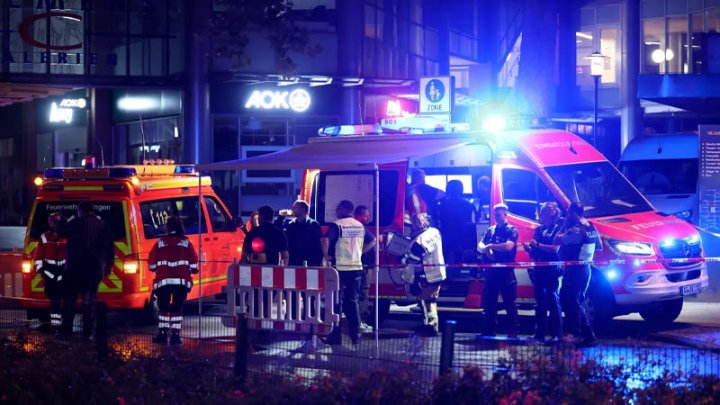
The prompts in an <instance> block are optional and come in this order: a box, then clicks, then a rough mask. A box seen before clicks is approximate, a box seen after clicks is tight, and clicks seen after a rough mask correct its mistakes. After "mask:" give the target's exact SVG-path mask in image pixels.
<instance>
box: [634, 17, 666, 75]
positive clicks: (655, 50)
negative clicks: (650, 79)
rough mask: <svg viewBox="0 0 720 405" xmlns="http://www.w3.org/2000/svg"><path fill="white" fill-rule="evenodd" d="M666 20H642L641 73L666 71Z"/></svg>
mask: <svg viewBox="0 0 720 405" xmlns="http://www.w3.org/2000/svg"><path fill="white" fill-rule="evenodd" d="M664 50H665V20H662V19H658V20H643V22H642V66H641V67H640V72H641V73H648V74H658V73H661V74H662V73H665V64H664V63H663V62H664V61H665V54H664Z"/></svg>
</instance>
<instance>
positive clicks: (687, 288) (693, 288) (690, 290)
mask: <svg viewBox="0 0 720 405" xmlns="http://www.w3.org/2000/svg"><path fill="white" fill-rule="evenodd" d="M700 291H702V287H701V286H700V283H696V284H688V285H684V286H682V287H680V295H683V296H684V295H693V294H699V293H700Z"/></svg>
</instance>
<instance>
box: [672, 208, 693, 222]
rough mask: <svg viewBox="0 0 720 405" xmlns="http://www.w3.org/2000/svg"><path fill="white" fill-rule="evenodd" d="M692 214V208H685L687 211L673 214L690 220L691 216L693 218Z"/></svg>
mask: <svg viewBox="0 0 720 405" xmlns="http://www.w3.org/2000/svg"><path fill="white" fill-rule="evenodd" d="M692 214H693V212H692V210H685V211H679V212H675V213H673V214H672V215H675V216H676V217H678V218H680V219H684V220H686V221H689V220H690V218H692Z"/></svg>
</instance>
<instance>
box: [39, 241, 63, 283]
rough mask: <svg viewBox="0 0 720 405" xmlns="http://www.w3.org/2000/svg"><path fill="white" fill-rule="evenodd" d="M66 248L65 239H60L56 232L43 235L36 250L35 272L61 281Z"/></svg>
mask: <svg viewBox="0 0 720 405" xmlns="http://www.w3.org/2000/svg"><path fill="white" fill-rule="evenodd" d="M65 246H66V244H65V239H60V237H58V236H57V234H56V233H55V232H53V231H47V232H45V233H44V234H42V235H41V236H40V241H39V242H38V246H37V248H36V249H35V271H36V272H38V273H42V274H44V275H46V276H47V277H48V278H50V279H52V280H56V281H60V279H62V274H61V273H62V272H63V270H64V268H65V255H66V250H65ZM56 277H57V279H56Z"/></svg>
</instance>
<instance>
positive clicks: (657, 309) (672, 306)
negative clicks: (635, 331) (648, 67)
mask: <svg viewBox="0 0 720 405" xmlns="http://www.w3.org/2000/svg"><path fill="white" fill-rule="evenodd" d="M682 307H683V299H682V298H676V299H674V300H670V301H662V302H660V303H658V305H657V306H654V307H653V308H652V309H649V310H646V311H640V316H642V318H643V319H644V320H645V321H647V322H650V323H660V324H667V323H671V322H673V321H674V320H675V319H677V317H678V316H680V312H682Z"/></svg>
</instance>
